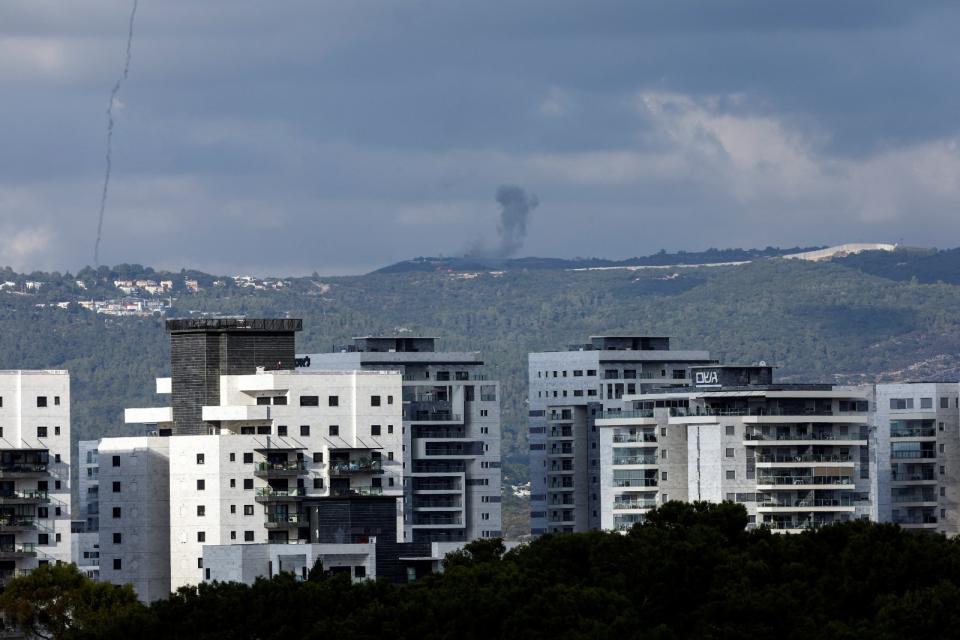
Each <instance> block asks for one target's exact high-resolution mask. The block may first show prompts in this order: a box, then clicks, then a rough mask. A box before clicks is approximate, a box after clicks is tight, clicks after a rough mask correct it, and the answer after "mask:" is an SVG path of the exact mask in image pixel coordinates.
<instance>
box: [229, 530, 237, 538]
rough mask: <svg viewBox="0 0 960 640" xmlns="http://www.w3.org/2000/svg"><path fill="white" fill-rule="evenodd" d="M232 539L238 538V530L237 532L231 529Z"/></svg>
mask: <svg viewBox="0 0 960 640" xmlns="http://www.w3.org/2000/svg"><path fill="white" fill-rule="evenodd" d="M230 539H231V540H236V539H237V532H236V531H231V532H230Z"/></svg>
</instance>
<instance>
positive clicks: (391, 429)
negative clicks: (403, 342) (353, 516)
mask: <svg viewBox="0 0 960 640" xmlns="http://www.w3.org/2000/svg"><path fill="white" fill-rule="evenodd" d="M387 433H393V425H392V424H388V425H387ZM2 435H3V430H2V429H0V436H2Z"/></svg>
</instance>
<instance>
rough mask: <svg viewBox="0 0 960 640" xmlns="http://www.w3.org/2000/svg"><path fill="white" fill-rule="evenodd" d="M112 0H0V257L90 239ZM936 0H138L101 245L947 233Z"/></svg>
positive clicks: (14, 261) (382, 255)
mask: <svg viewBox="0 0 960 640" xmlns="http://www.w3.org/2000/svg"><path fill="white" fill-rule="evenodd" d="M129 7H130V5H129V2H127V1H126V0H88V1H87V2H85V3H83V6H82V7H81V6H79V5H78V6H76V7H73V6H72V5H71V8H66V9H65V8H64V5H63V4H62V3H59V2H55V1H54V0H8V1H6V2H3V3H0V83H2V86H3V87H4V93H3V95H4V100H2V101H0V118H2V121H3V122H4V123H5V125H6V126H4V143H3V145H0V263H2V264H11V265H13V266H16V267H18V268H25V269H32V268H57V269H77V268H79V267H80V266H82V265H84V264H86V263H87V262H89V257H90V247H91V246H92V243H93V239H94V234H95V227H96V214H97V206H98V197H99V189H100V186H101V184H100V181H101V180H102V173H101V172H102V145H103V106H104V102H105V100H106V97H107V96H108V95H109V91H110V88H111V86H112V84H113V82H115V79H116V77H117V74H118V73H119V72H120V71H121V70H122V63H123V54H124V46H125V37H126V19H127V17H128V15H129ZM958 19H960V8H956V7H955V6H954V4H953V3H936V2H930V3H906V2H899V1H896V2H894V1H889V2H865V1H864V2H860V1H855V2H846V3H835V2H827V1H825V0H816V1H812V2H806V3H794V4H791V5H787V4H786V3H770V2H765V1H762V0H756V1H746V0H739V1H734V2H725V3H704V2H692V1H689V2H688V1H685V0H681V1H677V0H673V1H669V2H667V1H664V2H651V3H636V2H594V3H589V4H584V3H582V2H572V1H571V2H568V1H566V0H559V1H558V0H550V1H548V0H538V1H530V2H514V3H510V4H509V5H506V4H501V3H490V2H479V1H478V2H457V3H448V2H440V1H439V0H423V1H420V2H403V3H400V2H397V3H384V2H374V1H369V2H368V1H363V0H359V1H355V2H350V3H343V2H314V1H307V0H296V1H284V0H280V1H278V2H274V3H263V2H259V1H258V0H230V1H228V0H209V1H207V2H203V3H196V2H187V1H186V0H165V1H164V2H162V3H159V2H142V3H141V6H140V10H139V13H138V18H137V21H138V22H137V41H136V43H135V49H134V52H133V54H134V62H133V66H132V68H131V70H130V77H129V79H128V80H127V82H126V84H125V85H124V89H123V92H122V94H121V95H120V96H119V99H120V101H121V102H120V103H119V104H118V105H117V108H116V109H115V111H114V116H115V118H116V129H115V137H114V152H113V177H112V182H111V200H110V204H109V210H108V216H107V222H106V223H105V226H104V236H103V243H102V245H101V260H102V261H104V262H123V261H139V262H145V263H151V264H155V265H158V266H165V267H180V266H181V265H191V266H196V267H200V268H206V269H211V270H217V271H230V272H241V271H245V272H246V271H249V272H256V273H268V272H297V273H308V272H311V271H314V270H317V271H320V272H322V273H350V272H360V271H364V270H367V269H370V268H374V267H377V266H380V265H381V264H383V263H386V262H388V261H392V260H397V259H403V258H407V257H410V256H413V255H423V254H435V253H446V254H450V253H454V252H456V251H457V250H459V249H460V248H462V247H463V244H464V241H465V238H478V239H479V240H478V241H479V242H480V244H481V245H486V246H493V244H494V243H496V242H497V237H496V236H495V230H496V228H497V223H498V219H499V218H498V216H499V215H500V211H499V210H498V207H497V206H496V203H494V202H492V201H491V198H490V194H491V193H493V192H494V190H495V189H496V188H497V187H498V186H499V185H501V184H504V183H506V182H513V183H516V184H520V185H523V186H524V188H525V189H527V190H529V192H533V193H537V194H538V195H540V196H542V197H543V200H544V204H542V205H541V206H540V208H538V209H537V211H536V215H534V216H530V218H529V225H528V227H527V229H526V231H527V239H526V243H525V245H524V247H523V251H522V252H523V253H529V254H539V255H566V256H572V255H599V256H604V257H626V256H630V255H635V254H642V253H647V252H651V251H656V250H658V249H659V248H661V247H665V248H670V249H678V248H688V249H696V248H702V247H706V246H711V245H712V246H757V245H767V244H783V245H796V244H812V243H834V242H846V241H858V240H863V241H881V240H887V241H895V240H898V239H901V238H902V239H903V240H904V241H906V242H908V243H911V244H927V245H934V244H941V245H944V244H946V245H956V244H960V242H957V241H955V240H951V239H952V238H956V237H958V235H960V216H957V215H956V213H955V212H956V209H957V206H958V204H960V149H958V147H957V138H958V134H960V132H958V123H957V121H956V116H955V114H956V113H958V112H960V89H958V86H960V85H958V84H957V82H955V79H956V70H955V66H956V65H955V61H956V59H957V56H958V53H960V42H958V40H957V38H956V37H955V32H956V25H957V24H958Z"/></svg>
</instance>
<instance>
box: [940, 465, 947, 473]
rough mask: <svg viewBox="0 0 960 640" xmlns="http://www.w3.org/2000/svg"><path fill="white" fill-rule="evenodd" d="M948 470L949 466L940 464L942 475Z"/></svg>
mask: <svg viewBox="0 0 960 640" xmlns="http://www.w3.org/2000/svg"><path fill="white" fill-rule="evenodd" d="M946 472H947V468H946V467H945V466H943V465H940V475H943V474H945V473H946Z"/></svg>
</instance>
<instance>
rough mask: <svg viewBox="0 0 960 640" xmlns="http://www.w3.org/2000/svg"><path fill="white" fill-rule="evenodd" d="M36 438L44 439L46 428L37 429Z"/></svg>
mask: <svg viewBox="0 0 960 640" xmlns="http://www.w3.org/2000/svg"><path fill="white" fill-rule="evenodd" d="M37 437H38V438H46V437H47V428H46V427H37Z"/></svg>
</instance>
